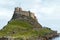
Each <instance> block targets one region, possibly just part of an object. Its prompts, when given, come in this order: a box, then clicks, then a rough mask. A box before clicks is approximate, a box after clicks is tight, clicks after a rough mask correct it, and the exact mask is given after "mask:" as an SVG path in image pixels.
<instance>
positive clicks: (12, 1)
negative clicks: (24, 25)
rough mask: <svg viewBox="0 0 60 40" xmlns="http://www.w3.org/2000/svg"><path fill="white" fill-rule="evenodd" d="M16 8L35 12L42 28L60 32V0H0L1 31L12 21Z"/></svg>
mask: <svg viewBox="0 0 60 40" xmlns="http://www.w3.org/2000/svg"><path fill="white" fill-rule="evenodd" d="M15 7H22V9H23V10H30V11H32V12H34V13H35V15H36V17H37V19H38V21H39V23H40V24H41V25H42V26H46V27H49V28H51V29H52V30H58V32H60V31H59V29H60V21H59V20H60V0H0V29H1V28H3V26H5V25H6V24H7V22H8V21H9V20H10V19H11V17H12V15H13V11H14V8H15Z"/></svg>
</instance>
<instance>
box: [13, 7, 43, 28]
mask: <svg viewBox="0 0 60 40" xmlns="http://www.w3.org/2000/svg"><path fill="white" fill-rule="evenodd" d="M15 19H19V20H25V21H28V22H29V23H30V24H32V25H33V26H34V28H42V26H41V25H40V24H39V23H38V22H37V19H36V16H35V15H34V13H32V12H30V11H23V10H22V8H19V7H16V8H15V10H14V14H13V17H12V20H15Z"/></svg>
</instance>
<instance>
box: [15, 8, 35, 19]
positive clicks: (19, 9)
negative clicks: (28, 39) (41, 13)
mask: <svg viewBox="0 0 60 40" xmlns="http://www.w3.org/2000/svg"><path fill="white" fill-rule="evenodd" d="M14 14H16V15H23V16H27V17H32V18H33V19H36V17H35V15H34V13H32V12H30V11H24V10H22V8H19V7H16V8H15V10H14Z"/></svg>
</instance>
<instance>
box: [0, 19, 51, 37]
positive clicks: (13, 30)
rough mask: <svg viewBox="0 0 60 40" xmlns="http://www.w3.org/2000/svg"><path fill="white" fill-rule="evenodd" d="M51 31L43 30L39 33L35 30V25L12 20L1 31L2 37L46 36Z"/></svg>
mask: <svg viewBox="0 0 60 40" xmlns="http://www.w3.org/2000/svg"><path fill="white" fill-rule="evenodd" d="M50 32H51V30H49V29H48V28H41V29H40V30H39V31H37V30H33V25H31V24H29V23H28V22H26V21H23V20H12V21H11V22H9V23H8V24H7V25H6V26H5V27H4V28H3V29H2V30H0V37H1V36H12V37H17V38H18V37H19V38H20V37H22V38H23V37H24V38H27V37H32V36H34V37H35V36H38V35H40V36H44V35H46V34H48V33H50Z"/></svg>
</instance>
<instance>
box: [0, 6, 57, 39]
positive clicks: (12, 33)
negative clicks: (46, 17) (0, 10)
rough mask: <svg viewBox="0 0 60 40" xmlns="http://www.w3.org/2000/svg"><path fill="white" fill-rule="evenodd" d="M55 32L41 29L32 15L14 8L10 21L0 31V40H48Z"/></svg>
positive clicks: (55, 34)
mask: <svg viewBox="0 0 60 40" xmlns="http://www.w3.org/2000/svg"><path fill="white" fill-rule="evenodd" d="M55 36H57V31H53V30H51V29H50V28H47V27H42V25H41V24H39V23H38V21H37V19H36V16H35V15H34V13H32V12H30V11H24V10H22V8H19V7H16V8H15V10H14V14H13V16H12V19H11V20H10V21H9V22H8V24H7V25H6V26H4V27H3V29H1V30H0V40H49V39H51V38H53V37H55Z"/></svg>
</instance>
